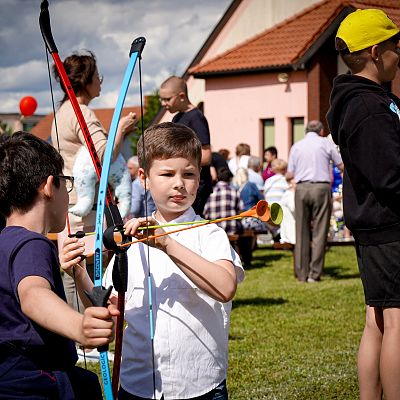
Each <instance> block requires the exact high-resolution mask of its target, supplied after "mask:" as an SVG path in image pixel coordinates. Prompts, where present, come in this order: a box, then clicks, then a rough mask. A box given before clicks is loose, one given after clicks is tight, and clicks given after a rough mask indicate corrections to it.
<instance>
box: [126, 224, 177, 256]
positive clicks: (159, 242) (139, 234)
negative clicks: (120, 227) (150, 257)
mask: <svg viewBox="0 0 400 400" xmlns="http://www.w3.org/2000/svg"><path fill="white" fill-rule="evenodd" d="M154 225H158V222H157V221H156V220H155V219H154V218H151V217H148V218H145V217H141V218H132V219H131V220H129V221H128V222H126V223H125V225H124V229H125V235H127V236H134V237H135V238H136V239H144V238H146V237H147V235H148V236H153V235H160V234H162V233H165V231H164V230H163V229H162V228H157V229H147V230H146V229H141V230H139V229H138V228H139V227H145V226H154ZM147 231H148V233H147ZM169 240H170V237H169V235H164V236H161V237H158V238H155V239H150V240H149V241H148V242H145V243H146V244H149V245H150V246H152V247H157V248H158V249H161V250H165V248H166V246H167V243H168V242H169Z"/></svg>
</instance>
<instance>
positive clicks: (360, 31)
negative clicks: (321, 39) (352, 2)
mask: <svg viewBox="0 0 400 400" xmlns="http://www.w3.org/2000/svg"><path fill="white" fill-rule="evenodd" d="M399 32H400V30H399V28H398V27H397V26H396V25H395V23H394V22H393V21H392V20H391V19H390V18H389V17H388V16H387V15H386V14H385V13H384V12H383V11H382V10H378V9H374V8H369V9H365V10H356V11H354V12H352V13H351V14H349V15H348V16H347V17H346V18H345V19H344V20H343V21H342V23H341V24H340V26H339V29H338V31H337V34H336V37H337V38H340V39H342V40H343V41H344V42H345V43H346V45H347V48H348V49H349V51H350V53H354V52H355V51H358V50H363V49H366V48H368V47H371V46H373V45H375V44H379V43H381V42H384V41H385V40H387V39H390V38H391V37H393V36H394V35H396V34H398V33H399Z"/></svg>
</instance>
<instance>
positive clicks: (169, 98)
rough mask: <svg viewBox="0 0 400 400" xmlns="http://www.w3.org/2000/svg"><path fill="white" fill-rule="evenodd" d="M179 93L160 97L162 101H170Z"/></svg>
mask: <svg viewBox="0 0 400 400" xmlns="http://www.w3.org/2000/svg"><path fill="white" fill-rule="evenodd" d="M178 94H179V93H177V94H174V95H173V96H171V97H159V100H160V103H169V102H170V101H171V100H172V99H174V98H175V97H176V96H178Z"/></svg>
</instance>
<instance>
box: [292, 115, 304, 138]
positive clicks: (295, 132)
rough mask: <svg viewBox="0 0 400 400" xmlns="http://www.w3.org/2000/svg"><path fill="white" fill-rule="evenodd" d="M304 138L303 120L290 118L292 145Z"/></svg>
mask: <svg viewBox="0 0 400 400" xmlns="http://www.w3.org/2000/svg"><path fill="white" fill-rule="evenodd" d="M303 138H304V118H292V144H295V143H296V142H298V141H299V140H301V139H303Z"/></svg>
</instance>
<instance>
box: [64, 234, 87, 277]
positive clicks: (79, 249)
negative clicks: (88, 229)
mask: <svg viewBox="0 0 400 400" xmlns="http://www.w3.org/2000/svg"><path fill="white" fill-rule="evenodd" d="M84 251H85V243H84V242H82V241H79V239H78V238H76V237H72V238H66V239H65V240H64V243H63V246H62V249H61V250H60V254H59V258H60V264H61V268H62V269H63V270H64V272H66V273H67V274H68V275H69V276H73V277H74V278H75V279H77V278H79V276H81V275H82V274H83V272H84V271H85V270H86V263H85V261H82V258H81V256H83V253H84ZM73 267H76V268H75V274H74V271H73Z"/></svg>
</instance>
